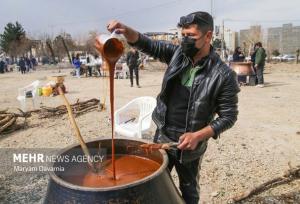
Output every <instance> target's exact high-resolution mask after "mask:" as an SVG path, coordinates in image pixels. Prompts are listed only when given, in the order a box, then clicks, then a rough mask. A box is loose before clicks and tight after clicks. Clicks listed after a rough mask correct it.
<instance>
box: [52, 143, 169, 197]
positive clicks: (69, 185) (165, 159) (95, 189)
mask: <svg viewBox="0 0 300 204" xmlns="http://www.w3.org/2000/svg"><path fill="white" fill-rule="evenodd" d="M114 139H115V140H131V141H138V142H144V143H149V141H148V140H145V139H138V138H129V137H115V138H114ZM100 140H111V137H101V138H98V139H91V140H87V141H86V143H90V142H96V141H100ZM78 146H79V144H73V145H70V146H68V147H66V148H64V149H63V150H61V151H59V152H58V153H57V154H58V155H61V154H63V153H65V152H66V151H68V150H70V149H72V148H75V147H78ZM159 152H160V153H161V155H162V160H163V162H162V164H161V166H160V167H159V169H158V170H156V171H155V172H153V173H152V174H150V175H149V176H146V177H144V178H142V179H139V180H136V181H134V182H132V183H129V184H123V185H117V186H111V187H85V186H79V185H75V184H72V183H69V182H67V181H65V180H63V179H62V178H60V177H58V176H57V175H56V174H55V172H54V171H51V172H49V174H50V178H51V179H53V180H54V181H55V182H56V183H57V184H59V185H62V186H64V187H66V188H70V189H73V190H80V191H92V192H106V191H114V190H121V189H126V188H129V187H133V186H137V185H140V184H143V183H146V182H147V181H150V180H152V179H153V178H155V177H157V176H159V175H160V174H162V173H163V172H164V170H165V169H166V168H167V166H168V163H169V159H168V156H167V153H166V151H165V150H162V149H160V150H159ZM54 164H55V163H54ZM54 164H53V165H54Z"/></svg>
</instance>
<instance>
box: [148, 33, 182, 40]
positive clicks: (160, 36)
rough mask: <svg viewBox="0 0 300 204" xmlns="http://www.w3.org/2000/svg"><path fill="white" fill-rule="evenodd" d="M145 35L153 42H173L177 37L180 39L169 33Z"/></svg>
mask: <svg viewBox="0 0 300 204" xmlns="http://www.w3.org/2000/svg"><path fill="white" fill-rule="evenodd" d="M144 34H145V35H146V36H148V37H150V38H151V39H153V40H163V41H172V40H173V39H174V38H175V37H178V36H176V34H175V33H168V32H147V33H144Z"/></svg>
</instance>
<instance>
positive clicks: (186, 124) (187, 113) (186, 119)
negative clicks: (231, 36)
mask: <svg viewBox="0 0 300 204" xmlns="http://www.w3.org/2000/svg"><path fill="white" fill-rule="evenodd" d="M194 67H195V66H194V64H192V68H194ZM194 81H195V80H193V83H192V86H191V90H190V96H189V101H188V108H187V111H186V116H185V128H184V133H186V131H187V126H188V115H189V111H190V102H191V97H192V90H193V87H194ZM183 151H184V150H182V151H181V153H180V159H179V162H180V163H182V157H183V156H182V155H183Z"/></svg>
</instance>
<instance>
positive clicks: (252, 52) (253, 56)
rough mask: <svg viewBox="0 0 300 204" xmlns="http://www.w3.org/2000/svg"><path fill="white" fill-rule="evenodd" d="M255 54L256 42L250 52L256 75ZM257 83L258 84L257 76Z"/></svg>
mask: <svg viewBox="0 0 300 204" xmlns="http://www.w3.org/2000/svg"><path fill="white" fill-rule="evenodd" d="M255 55H256V44H255V45H254V47H253V50H252V51H251V53H250V56H251V59H250V61H251V62H252V68H253V70H254V73H255V76H256V69H255ZM255 85H257V77H255Z"/></svg>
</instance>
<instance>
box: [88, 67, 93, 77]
mask: <svg viewBox="0 0 300 204" xmlns="http://www.w3.org/2000/svg"><path fill="white" fill-rule="evenodd" d="M87 68H88V72H89V76H90V77H91V76H92V67H91V66H88V67H87Z"/></svg>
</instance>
